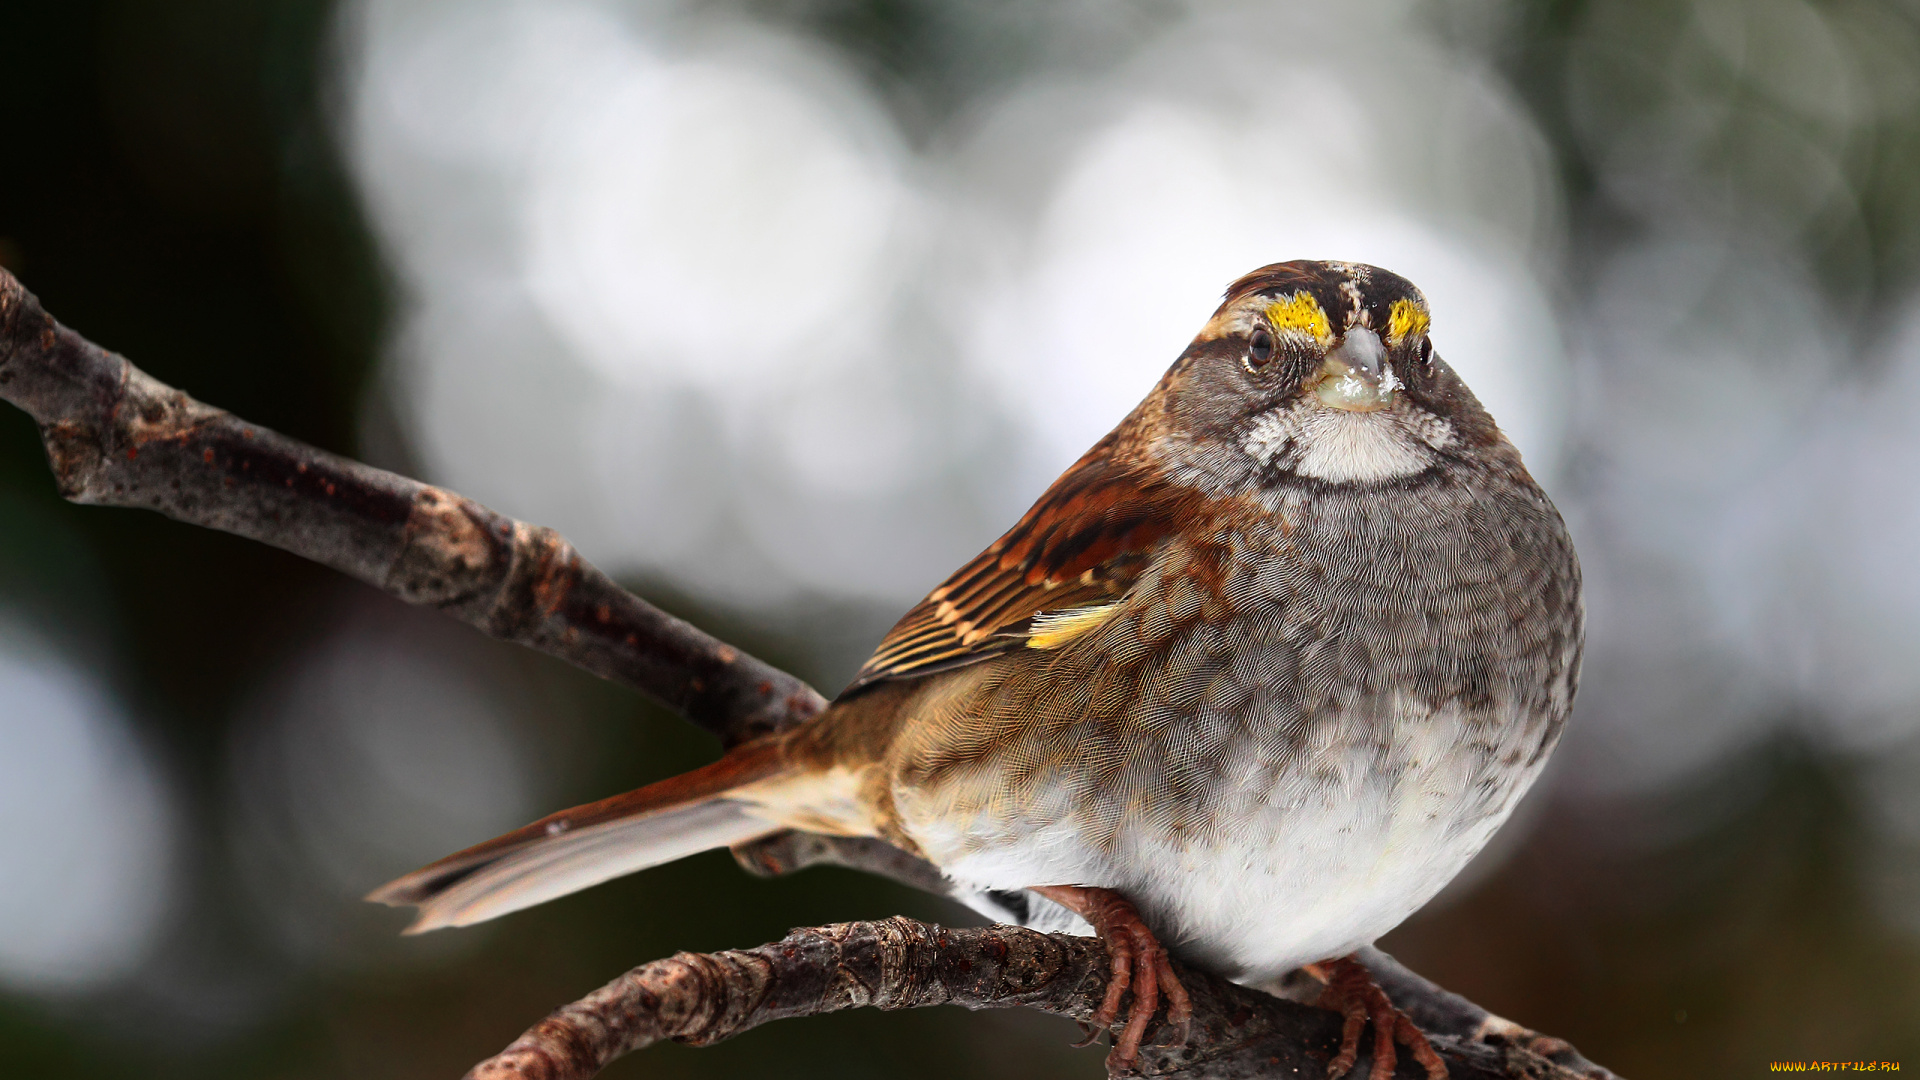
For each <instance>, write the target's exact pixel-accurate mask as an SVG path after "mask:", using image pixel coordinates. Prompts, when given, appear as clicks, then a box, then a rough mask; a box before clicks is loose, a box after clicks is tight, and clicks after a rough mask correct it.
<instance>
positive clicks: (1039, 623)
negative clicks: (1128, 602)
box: [1027, 601, 1120, 649]
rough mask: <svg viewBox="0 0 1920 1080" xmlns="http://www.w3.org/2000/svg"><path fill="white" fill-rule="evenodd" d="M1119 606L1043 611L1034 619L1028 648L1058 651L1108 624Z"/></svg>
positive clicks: (1117, 604)
mask: <svg viewBox="0 0 1920 1080" xmlns="http://www.w3.org/2000/svg"><path fill="white" fill-rule="evenodd" d="M1119 606H1120V604H1119V602H1118V601H1115V602H1114V603H1111V604H1101V605H1099V606H1098V607H1088V608H1074V609H1073V610H1071V611H1043V612H1041V613H1040V614H1038V615H1035V616H1034V617H1033V632H1032V633H1031V634H1029V635H1028V636H1027V648H1029V649H1057V648H1059V647H1060V646H1062V645H1065V644H1067V643H1068V642H1070V641H1072V640H1074V639H1075V638H1077V637H1079V636H1081V635H1082V634H1085V633H1087V632H1088V631H1089V630H1092V629H1094V628H1095V627H1097V626H1099V625H1100V624H1101V623H1103V622H1106V621H1107V618H1108V617H1109V616H1111V615H1112V614H1113V612H1114V609H1115V608H1118V607H1119Z"/></svg>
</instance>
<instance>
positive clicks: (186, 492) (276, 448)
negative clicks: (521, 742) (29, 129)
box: [0, 270, 826, 745]
mask: <svg viewBox="0 0 1920 1080" xmlns="http://www.w3.org/2000/svg"><path fill="white" fill-rule="evenodd" d="M0 397H4V398H5V399H6V400H7V401H10V402H12V403H13V404H15V405H17V406H19V407H20V408H21V409H23V410H25V411H26V412H27V413H28V414H30V415H31V416H32V417H33V418H34V420H35V421H36V422H37V423H38V424H39V425H40V437H41V440H42V442H44V443H45V445H46V449H47V460H48V463H49V464H50V465H51V466H52V468H53V476H54V480H55V482H56V483H57V484H58V485H59V487H60V494H61V495H62V496H64V497H66V498H67V499H69V500H71V501H73V502H77V503H90V504H93V505H97V506H137V507H141V508H144V509H147V510H157V511H159V512H160V513H162V514H165V515H167V516H168V517H171V518H174V519H177V520H179V521H184V522H187V523H189V524H193V525H203V526H206V527H207V528H211V529H219V530H221V531H223V532H230V533H234V534H236V535H239V536H244V537H247V538H248V539H250V540H258V541H260V542H261V543H265V544H271V545H273V546H274V547H277V548H282V549H285V550H287V551H291V552H293V553H294V554H296V555H300V556H302V557H304V558H308V559H312V560H313V561H315V562H319V563H324V564H326V565H327V566H331V567H333V568H334V569H336V570H339V571H341V572H342V573H346V574H349V575H351V576H353V577H356V578H359V579H360V580H361V581H365V582H367V583H368V584H371V585H374V586H376V587H378V588H380V589H383V590H385V591H387V592H389V593H392V594H393V595H395V596H397V597H399V598H400V599H402V600H405V601H407V602H408V603H412V604H425V605H429V606H432V607H436V608H439V609H440V610H441V611H444V612H446V613H447V614H449V615H452V616H453V617H454V618H457V619H460V620H461V621H463V622H466V623H470V624H472V625H473V626H476V627H478V628H479V629H481V630H483V631H485V632H486V633H488V634H490V635H492V636H494V637H497V638H501V639H503V640H506V641H512V642H516V643H518V644H521V645H525V646H528V647H529V648H534V649H538V650H540V651H541V652H545V653H549V654H551V655H554V656H557V657H559V658H561V659H562V660H565V661H567V662H569V663H572V664H575V665H578V666H579V667H582V668H585V669H586V670H588V671H591V672H593V673H594V674H595V675H599V676H600V677H602V678H606V679H611V680H613V681H614V682H618V683H622V684H624V685H626V686H630V687H633V688H634V689H636V690H640V691H642V692H644V693H646V694H649V695H651V696H653V697H655V698H657V699H659V700H660V701H662V702H664V703H665V704H666V705H668V706H669V707H671V708H672V709H674V710H675V711H677V712H679V713H680V714H681V715H682V716H685V717H686V718H687V719H689V720H691V721H693V722H694V723H695V724H698V725H700V726H701V727H703V728H706V729H707V730H708V731H711V732H713V733H714V734H716V735H719V736H720V737H721V739H722V740H724V741H725V742H726V743H728V744H729V745H731V744H733V743H736V742H739V741H741V740H743V739H748V738H751V737H753V736H754V735H757V734H760V733H763V732H766V731H772V730H775V729H777V728H781V727H785V726H787V725H790V724H794V723H798V722H800V721H802V720H805V719H806V718H808V717H810V716H812V715H814V714H815V713H817V712H819V711H820V709H821V708H822V707H823V706H824V705H825V704H826V702H825V700H824V699H822V698H821V697H820V695H819V694H818V693H816V692H815V691H814V690H813V688H812V687H810V686H808V685H807V684H806V683H804V682H801V681H800V680H799V679H796V678H794V677H793V676H792V675H789V674H787V673H786V672H784V671H781V670H779V669H778V668H775V667H773V666H771V665H769V664H766V663H764V662H762V661H760V660H757V659H755V658H754V657H751V656H748V655H746V654H745V653H742V652H741V651H740V650H738V649H736V648H734V647H733V646H731V645H728V644H726V643H725V642H723V641H720V640H718V639H716V638H714V637H712V636H710V635H708V634H705V633H703V632H701V631H700V630H698V629H696V628H695V627H693V626H691V625H689V624H687V623H685V622H683V621H681V620H679V619H676V618H674V617H673V616H671V615H668V614H667V613H666V612H664V611H661V610H660V609H659V608H656V607H654V606H653V605H652V604H649V603H647V602H646V601H645V600H642V599H640V598H639V597H637V596H635V595H633V594H632V593H630V592H628V591H627V590H625V589H623V588H621V587H620V586H619V585H618V584H616V583H615V582H614V581H613V579H612V578H610V577H608V576H607V575H606V574H605V573H603V572H602V571H601V570H600V569H599V568H597V567H595V566H594V565H593V564H592V563H589V562H587V561H586V560H585V559H583V558H581V557H580V555H579V553H578V552H576V551H574V549H573V546H572V545H571V544H568V543H567V541H566V540H565V539H564V538H563V537H561V536H560V534H559V533H556V532H554V531H553V530H552V529H548V528H545V527H543V526H539V525H529V524H527V523H526V522H524V521H515V520H514V519H512V518H509V517H507V516H505V515H503V514H497V513H495V512H494V511H492V510H489V509H487V508H486V507H484V506H482V505H480V504H479V503H477V502H474V501H473V500H472V499H468V498H464V497H462V496H460V495H456V494H454V493H453V492H451V491H447V490H445V489H443V488H437V487H433V486H432V485H429V484H423V483H420V482H419V481H417V480H411V479H408V478H407V477H404V476H400V475H397V474H395V473H390V472H386V471H384V470H381V469H375V468H373V467H371V466H368V465H363V464H361V463H360V462H357V461H353V460H350V459H348V458H344V457H340V456H338V455H336V454H329V453H327V452H326V451H324V450H319V449H316V448H314V447H311V446H308V445H306V444H304V443H301V442H297V441H295V440H293V439H289V438H287V437H286V436H284V435H280V434H277V433H275V432H272V431H269V430H267V429H265V428H262V427H259V426H257V425H254V424H249V423H247V422H246V421H244V420H241V419H240V418H239V417H236V416H234V415H232V414H231V413H227V412H224V411H222V410H220V409H216V408H214V407H213V406H211V405H206V404H203V403H201V402H199V401H195V400H194V399H193V398H191V397H189V396H187V395H186V394H185V393H182V392H181V391H179V390H176V389H174V388H173V387H170V386H167V385H165V384H164V383H161V382H160V381H159V380H157V379H154V378H153V377H152V376H150V375H148V374H146V373H145V372H143V371H141V370H140V369H138V368H136V367H134V366H133V365H132V364H130V363H128V362H127V360H126V359H125V358H124V357H121V356H118V355H115V354H113V353H110V352H108V351H106V350H105V349H102V348H100V347H99V346H97V345H95V344H93V343H92V342H90V341H88V340H87V339H85V338H83V337H81V336H80V335H79V334H76V333H74V332H73V331H72V330H69V329H68V328H66V327H64V326H62V325H60V324H59V323H58V322H56V321H54V319H53V318H52V317H50V316H49V315H47V313H46V312H45V311H43V310H42V309H41V307H40V304H39V301H37V300H35V299H34V297H33V295H32V294H31V293H29V292H27V290H26V289H25V288H23V287H22V286H21V284H20V282H19V281H17V280H15V278H14V277H13V275H11V274H9V273H7V272H6V271H4V270H0Z"/></svg>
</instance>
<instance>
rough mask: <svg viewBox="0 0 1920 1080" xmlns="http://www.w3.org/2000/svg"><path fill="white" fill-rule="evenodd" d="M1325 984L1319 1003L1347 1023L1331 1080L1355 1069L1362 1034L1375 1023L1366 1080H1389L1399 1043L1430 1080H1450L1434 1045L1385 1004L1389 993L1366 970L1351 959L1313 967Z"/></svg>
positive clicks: (1332, 1063) (1329, 1066) (1331, 1064)
mask: <svg viewBox="0 0 1920 1080" xmlns="http://www.w3.org/2000/svg"><path fill="white" fill-rule="evenodd" d="M1313 967H1314V968H1315V969H1317V970H1318V971H1319V972H1320V974H1321V975H1322V976H1323V977H1325V979H1326V980H1327V987H1326V989H1324V990H1322V991H1320V997H1319V999H1318V1000H1317V1001H1316V1002H1315V1004H1317V1005H1319V1006H1320V1007H1321V1008H1323V1009H1332V1010H1333V1011H1334V1012H1337V1013H1339V1014H1340V1016H1341V1018H1342V1019H1343V1020H1344V1021H1345V1023H1344V1024H1343V1026H1342V1027H1341V1030H1340V1052H1339V1053H1338V1054H1336V1055H1334V1058H1333V1060H1332V1061H1329V1062H1328V1063H1327V1080H1339V1078H1340V1077H1342V1076H1345V1075H1347V1073H1348V1071H1350V1070H1351V1069H1352V1068H1353V1063H1354V1061H1355V1060H1357V1059H1358V1058H1359V1056H1360V1029H1361V1028H1364V1027H1365V1026H1366V1025H1367V1021H1368V1020H1372V1021H1373V1068H1372V1069H1371V1070H1370V1071H1369V1072H1368V1074H1367V1080H1391V1078H1392V1076H1393V1068H1394V1066H1395V1065H1396V1064H1398V1063H1399V1051H1398V1050H1397V1049H1396V1048H1395V1047H1394V1043H1396V1042H1398V1043H1399V1044H1400V1045H1402V1046H1405V1047H1406V1048H1407V1049H1408V1050H1410V1051H1412V1053H1413V1059H1414V1060H1415V1061H1418V1062H1419V1063H1420V1064H1421V1065H1422V1066H1424V1067H1425V1068H1426V1070H1427V1080H1447V1063H1446V1062H1444V1061H1441V1060H1440V1055H1439V1054H1438V1053H1435V1052H1434V1049H1433V1044H1432V1043H1429V1042H1428V1041H1427V1037H1426V1035H1425V1034H1424V1033H1422V1032H1421V1030H1420V1029H1419V1028H1417V1027H1415V1026H1414V1024H1413V1021H1412V1020H1409V1019H1408V1018H1407V1014H1406V1013H1403V1012H1401V1011H1400V1010H1399V1009H1398V1008H1396V1007H1395V1006H1394V1004H1393V1002H1391V1001H1389V1000H1387V992H1386V991H1385V990H1382V989H1380V984H1378V983H1376V982H1374V981H1373V976H1372V975H1371V974H1370V973H1369V972H1368V971H1367V969H1366V968H1364V967H1361V966H1360V964H1359V962H1358V961H1356V960H1354V959H1353V957H1351V956H1346V957H1341V958H1340V959H1338V960H1323V961H1321V962H1320V963H1318V964H1315V965H1313Z"/></svg>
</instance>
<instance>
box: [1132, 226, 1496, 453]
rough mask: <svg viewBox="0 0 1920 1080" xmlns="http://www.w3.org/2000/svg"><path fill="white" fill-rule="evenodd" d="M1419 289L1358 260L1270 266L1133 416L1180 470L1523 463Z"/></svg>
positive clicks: (1232, 299)
mask: <svg viewBox="0 0 1920 1080" xmlns="http://www.w3.org/2000/svg"><path fill="white" fill-rule="evenodd" d="M1430 328H1431V316H1430V312H1429V311H1428V308H1427V301H1426V298H1425V297H1424V296H1422V295H1421V294H1420V290H1418V289H1416V288H1414V286H1413V284H1412V283H1411V282H1409V281H1407V280H1406V279H1405V278H1403V277H1401V276H1399V275H1398V274H1394V273H1390V272H1388V271H1386V270H1382V269H1380V268H1378V267H1374V266H1367V265H1365V264H1363V263H1347V262H1313V261H1306V260H1300V261H1296V262H1286V263H1275V264H1273V265H1271V266H1263V267H1261V268H1260V269H1258V270H1255V271H1254V272H1252V273H1250V274H1248V275H1246V276H1245V277H1243V278H1241V279H1240V280H1238V281H1236V282H1234V283H1233V284H1232V285H1231V286H1229V287H1228V289H1227V296H1226V300H1225V301H1224V302H1223V303H1222V304H1221V305H1220V308H1219V310H1218V311H1216V312H1215V313H1214V315H1213V318H1212V319H1211V320H1209V321H1208V322H1207V325H1206V326H1205V327H1204V328H1203V329H1202V330H1201V331H1200V334H1199V336H1198V337H1196V338H1194V340H1193V344H1192V345H1190V346H1188V347H1187V350H1186V351H1185V352H1184V353H1182V354H1181V356H1180V359H1179V360H1178V361H1176V362H1175V364H1174V365H1173V367H1172V369H1170V370H1169V371H1168V372H1167V376H1166V378H1165V379H1163V380H1162V381H1161V383H1160V385H1159V387H1158V388H1157V389H1156V390H1155V392H1154V395H1153V396H1152V397H1150V398H1149V399H1148V400H1147V402H1146V403H1144V404H1143V408H1142V411H1141V412H1140V413H1138V414H1136V415H1137V416H1138V417H1139V418H1140V419H1141V420H1143V421H1148V422H1149V423H1150V427H1151V429H1152V435H1151V436H1150V438H1149V439H1148V440H1146V441H1147V442H1148V443H1149V444H1150V446H1151V449H1150V450H1149V451H1148V452H1149V453H1150V454H1151V455H1152V456H1153V457H1155V458H1156V459H1158V460H1159V462H1160V464H1161V465H1162V466H1163V467H1164V468H1166V469H1167V470H1168V471H1169V472H1170V473H1171V474H1173V476H1174V477H1175V478H1176V479H1180V478H1185V479H1186V480H1187V481H1188V482H1193V483H1201V484H1204V485H1205V486H1209V487H1214V486H1218V485H1221V484H1225V485H1228V486H1232V487H1242V486H1245V485H1250V484H1251V485H1267V484H1271V483H1273V482H1281V481H1285V480H1288V479H1294V480H1304V481H1311V482H1319V483H1328V484H1384V483H1395V482H1402V481H1405V480H1408V479H1409V478H1412V477H1416V476H1419V475H1421V474H1424V473H1426V472H1427V471H1428V470H1430V469H1432V468H1434V467H1435V466H1436V465H1439V464H1440V463H1442V462H1443V461H1444V460H1461V459H1472V458H1476V457H1477V458H1481V459H1487V460H1501V461H1505V460H1507V459H1511V463H1512V464H1513V466H1515V467H1518V458H1517V455H1515V454H1514V452H1513V449H1512V446H1511V444H1509V443H1507V442H1506V441H1505V439H1504V438H1503V437H1502V436H1501V435H1500V433H1499V429H1498V428H1496V427H1495V426H1494V423H1493V420H1492V418H1491V417H1489V416H1488V415H1487V413H1486V410H1485V409H1483V408H1481V406H1480V403H1479V401H1478V400H1476V399H1475V398H1474V396H1473V392H1472V391H1470V390H1468V389H1467V386H1466V384H1465V383H1464V382H1462V381H1461V380H1460V377H1459V376H1458V375H1456V374H1454V372H1453V369H1452V368H1450V367H1448V366H1447V364H1446V362H1445V361H1443V360H1441V359H1440V355H1439V353H1438V352H1436V351H1435V349H1434V346H1433V340H1432V338H1431V336H1430V334H1429V331H1430Z"/></svg>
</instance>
